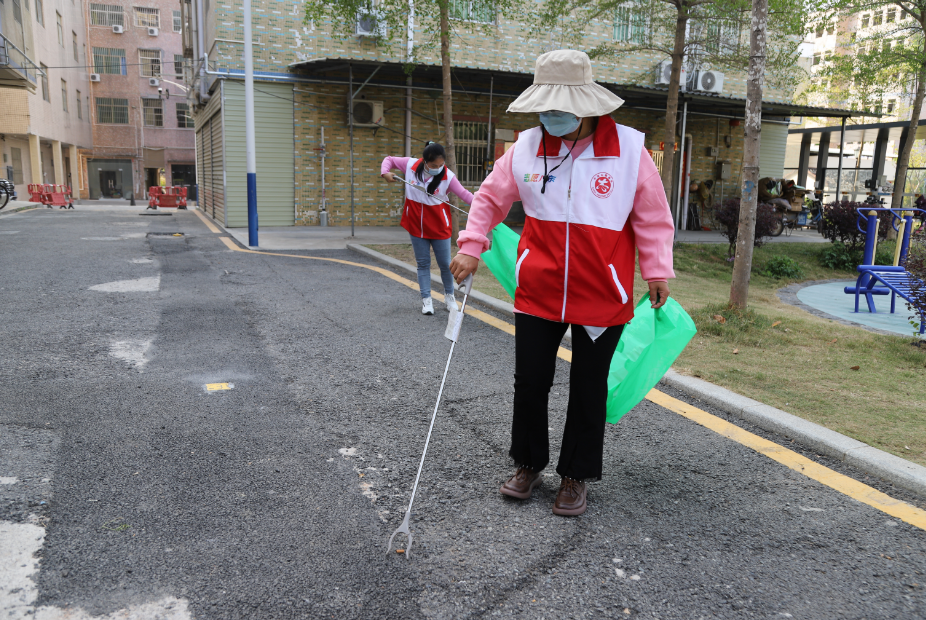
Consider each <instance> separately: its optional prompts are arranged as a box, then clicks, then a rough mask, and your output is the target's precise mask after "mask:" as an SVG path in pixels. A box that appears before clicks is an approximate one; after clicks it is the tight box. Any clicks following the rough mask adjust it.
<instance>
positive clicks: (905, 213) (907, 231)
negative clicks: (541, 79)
mask: <svg viewBox="0 0 926 620" xmlns="http://www.w3.org/2000/svg"><path fill="white" fill-rule="evenodd" d="M856 211H858V221H857V223H856V226H858V229H859V231H860V232H863V233H865V255H864V258H863V259H862V260H863V262H864V264H862V265H859V266H858V272H859V276H858V280H857V281H856V282H855V286H847V287H846V288H845V292H846V294H848V295H855V311H856V312H858V303H859V297H860V296H862V295H864V296H865V300H866V301H867V302H868V311H869V312H872V313H875V312H877V310H876V309H875V300H874V296H875V295H890V296H891V314H894V309H895V305H896V300H897V296H898V295H900V296H901V297H902V298H903V299H904V300H906V301H907V302H910V303H911V304H912V301H911V299H910V283H911V282H912V281H916V282H919V281H918V280H914V278H913V276H912V275H911V274H910V273H909V272H908V271H907V270H906V269H905V268H904V267H902V266H901V264H902V263H903V261H904V259H905V258H906V257H907V252H908V251H909V250H910V235H911V234H912V233H913V216H914V214H915V213H919V214H920V215H919V217H920V219H922V220H926V217H924V216H926V211H924V210H923V209H915V208H914V209H889V208H886V207H871V208H868V207H861V208H859V209H856ZM882 211H884V212H887V213H890V214H891V225H892V226H893V227H894V230H896V231H897V238H898V239H899V240H900V243H898V245H897V249H896V250H895V251H894V264H893V265H873V264H872V263H874V260H875V249H876V248H877V245H878V213H879V212H882ZM863 219H864V220H865V221H866V228H865V229H862V227H861V223H862V220H863ZM919 314H920V334H922V333H924V332H926V313H924V312H923V311H922V310H920V311H919Z"/></svg>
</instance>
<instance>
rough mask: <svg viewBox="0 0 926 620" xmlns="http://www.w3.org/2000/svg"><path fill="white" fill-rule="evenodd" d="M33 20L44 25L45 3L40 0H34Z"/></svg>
mask: <svg viewBox="0 0 926 620" xmlns="http://www.w3.org/2000/svg"><path fill="white" fill-rule="evenodd" d="M13 6H14V7H15V6H16V4H15V3H14V4H13ZM35 21H37V22H39V23H40V24H42V26H44V25H45V4H44V2H42V0H35Z"/></svg>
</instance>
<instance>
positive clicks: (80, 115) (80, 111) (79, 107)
mask: <svg viewBox="0 0 926 620" xmlns="http://www.w3.org/2000/svg"><path fill="white" fill-rule="evenodd" d="M83 118H84V110H83V106H82V105H81V101H80V91H77V120H83Z"/></svg>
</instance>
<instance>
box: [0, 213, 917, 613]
mask: <svg viewBox="0 0 926 620" xmlns="http://www.w3.org/2000/svg"><path fill="white" fill-rule="evenodd" d="M139 211H141V209H140V208H139V209H125V208H121V209H119V210H110V211H88V210H82V209H81V207H79V206H78V208H77V209H76V210H75V211H68V212H64V211H50V210H36V211H28V212H23V213H17V214H15V215H13V216H9V217H0V265H2V269H3V271H2V276H0V335H2V346H0V369H2V376H3V381H2V382H0V403H2V405H0V554H6V555H0V560H3V559H6V560H7V566H6V568H4V567H3V564H4V562H3V561H0V618H4V619H5V618H8V617H9V618H32V617H35V618H40V619H41V618H63V617H73V618H85V617H95V616H103V617H107V618H116V617H119V618H122V617H128V616H129V615H131V614H134V615H131V617H134V618H171V619H173V618H177V619H182V618H223V619H224V618H329V617H330V618H338V619H341V618H495V617H499V618H525V619H527V618H530V619H537V618H547V619H551V618H604V617H610V618H615V617H620V618H623V617H630V618H638V617H639V618H660V619H670V618H679V619H692V618H808V619H826V618H853V619H854V618H858V619H862V618H865V619H874V618H885V619H886V618H891V619H897V618H923V617H926V594H924V583H926V576H924V571H926V553H924V552H926V540H924V533H923V532H922V531H921V530H919V529H917V528H915V527H913V526H910V525H907V524H905V523H903V522H901V521H898V520H896V519H893V518H891V517H889V516H887V515H885V514H884V513H881V512H879V511H877V510H875V509H873V508H870V507H868V506H866V505H863V504H861V503H859V502H856V501H855V500H853V499H850V498H848V497H846V496H844V495H841V494H839V493H837V492H836V491H833V490H831V489H829V488H827V487H824V486H822V485H821V484H819V483H817V482H815V481H813V480H811V479H809V478H806V477H804V476H803V475H801V474H800V473H798V472H795V471H792V470H790V469H787V468H785V467H783V466H781V465H778V464H777V463H775V462H773V461H771V460H769V459H767V458H766V457H764V456H761V455H759V454H757V453H755V452H753V451H751V450H749V449H748V448H745V447H743V446H741V445H739V444H737V443H734V442H732V441H730V440H728V439H726V438H724V437H721V436H719V435H717V434H715V433H713V432H712V431H710V430H708V429H706V428H703V427H701V426H698V425H697V424H694V423H693V422H690V421H688V420H686V419H684V418H682V417H681V416H679V415H677V414H675V413H672V412H670V411H667V410H665V409H662V408H661V407H659V406H657V405H655V404H652V403H649V402H644V403H642V404H641V405H640V406H638V407H637V408H636V409H635V410H634V411H632V412H631V413H630V414H628V415H627V416H626V417H625V418H624V419H623V420H622V421H621V422H620V424H618V425H616V426H609V427H608V430H607V436H606V448H605V475H604V479H603V480H602V481H601V482H598V483H594V484H592V485H591V486H590V491H589V510H588V512H587V513H586V514H585V515H583V516H582V517H578V518H562V517H557V516H555V515H553V514H552V513H551V511H550V508H551V506H552V502H553V498H554V495H555V492H556V489H557V485H558V479H557V478H556V476H555V474H554V473H553V472H552V471H550V472H549V474H548V475H547V476H546V477H545V479H544V484H543V485H542V486H541V487H540V488H539V489H538V491H537V492H535V494H534V497H533V499H531V500H529V501H526V502H516V501H513V500H509V499H507V498H505V497H503V496H501V495H500V494H499V493H498V491H497V488H498V486H499V485H500V484H501V483H502V482H503V481H504V480H505V479H506V478H507V476H509V475H510V473H511V472H512V465H511V463H510V462H509V459H508V457H507V449H508V439H507V438H508V431H509V425H510V410H511V401H512V372H513V338H512V337H511V336H508V335H507V334H505V333H503V332H501V331H499V330H497V329H495V328H493V327H491V326H489V325H486V324H485V323H482V322H479V321H476V320H472V319H467V320H466V321H465V322H464V325H463V335H462V340H461V342H460V344H459V345H458V346H457V349H456V353H455V355H454V361H453V366H452V371H451V372H452V374H451V377H450V378H449V379H448V384H447V387H446V389H445V398H446V402H445V404H444V405H443V406H442V408H441V411H440V413H439V417H438V422H437V426H436V428H435V432H434V437H433V439H432V443H431V448H430V452H429V458H428V461H427V463H426V466H425V471H424V474H423V476H422V483H421V486H420V487H419V495H418V499H417V501H416V509H415V517H414V520H413V524H412V528H413V532H414V533H415V537H416V540H415V545H414V547H413V553H412V556H411V558H408V559H406V558H405V557H404V556H403V555H398V554H390V555H388V556H387V555H386V553H385V543H386V540H387V538H388V536H389V534H390V533H391V532H392V530H393V529H394V528H395V527H397V526H398V524H399V522H400V521H401V518H402V516H403V513H404V509H405V506H406V503H407V501H408V495H409V492H410V489H411V484H412V481H413V479H414V475H415V471H416V468H417V464H418V458H419V456H420V453H421V449H422V447H423V441H424V435H425V433H426V431H427V425H428V422H429V416H430V413H431V410H432V408H433V403H434V398H435V397H436V393H437V388H438V385H439V381H440V377H441V373H442V371H443V366H444V362H445V361H446V356H447V352H448V350H449V344H450V343H449V342H448V341H447V340H445V339H444V338H443V331H444V327H445V323H446V313H445V312H444V311H442V310H441V311H439V312H438V314H437V316H435V317H423V316H421V315H420V314H419V312H418V308H419V302H418V295H417V292H415V291H413V290H410V289H409V288H407V287H404V286H402V285H401V284H398V283H396V282H394V281H392V280H390V279H388V278H385V277H383V276H382V275H380V274H377V273H375V272H373V271H370V270H366V269H361V268H357V267H351V266H346V265H342V264H338V263H332V262H324V261H317V260H305V259H301V258H287V257H278V256H257V255H254V254H248V253H243V252H233V251H231V250H229V249H228V248H227V247H226V246H225V245H224V244H223V243H222V242H221V239H220V238H219V235H215V234H213V233H210V232H209V231H208V230H207V228H206V227H205V226H204V225H203V224H202V222H201V221H200V220H199V219H197V218H196V216H195V215H194V214H192V213H176V214H174V215H171V216H160V217H150V216H140V215H139ZM175 232H179V233H183V236H180V237H177V236H172V235H170V234H167V235H165V234H163V233H175ZM312 256H324V257H330V258H339V259H343V260H349V261H353V262H364V259H363V258H360V257H358V256H357V255H355V254H351V253H349V252H346V251H330V252H316V253H313V254H312ZM403 277H405V276H404V275H403ZM101 285H103V286H101ZM477 286H478V282H477ZM94 287H96V288H94ZM558 364H559V366H558V369H557V383H556V385H555V386H554V389H553V392H554V393H553V395H552V397H551V428H552V429H553V430H552V433H551V443H552V444H553V445H552V447H553V451H554V458H555V454H556V453H557V450H558V445H559V437H560V434H561V429H562V425H563V412H564V410H565V405H566V395H567V391H568V387H567V386H568V383H567V382H568V372H569V366H568V364H567V363H566V362H563V361H561V360H560V361H559V362H558ZM213 383H230V384H233V387H232V388H231V389H227V390H216V391H208V390H207V389H206V387H205V386H206V385H207V384H213ZM773 439H775V438H774V437H773ZM777 440H779V441H782V442H784V441H785V440H783V439H780V438H779V439H777ZM846 473H849V474H850V475H852V472H851V470H848V471H846ZM856 475H857V474H856ZM33 565H34V566H36V567H37V569H38V570H37V571H35V572H33V570H32V566H33ZM4 570H6V572H4ZM67 613H70V614H71V615H70V616H68V615H67Z"/></svg>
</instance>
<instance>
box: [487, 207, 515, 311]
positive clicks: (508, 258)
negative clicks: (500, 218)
mask: <svg viewBox="0 0 926 620" xmlns="http://www.w3.org/2000/svg"><path fill="white" fill-rule="evenodd" d="M520 240H521V236H520V235H519V234H518V233H516V232H515V231H513V230H511V229H510V228H508V227H507V226H505V225H504V224H499V225H498V226H496V227H495V228H493V229H492V249H491V250H489V251H488V252H484V253H483V254H482V260H483V261H485V264H486V265H487V266H488V267H489V270H490V271H491V272H492V274H493V275H494V276H495V279H496V280H498V282H499V284H501V285H502V287H503V288H504V289H505V290H506V291H508V294H509V295H511V298H512V299H514V289H515V288H517V284H516V283H515V280H514V268H515V265H516V263H517V262H518V242H519V241H520Z"/></svg>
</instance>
